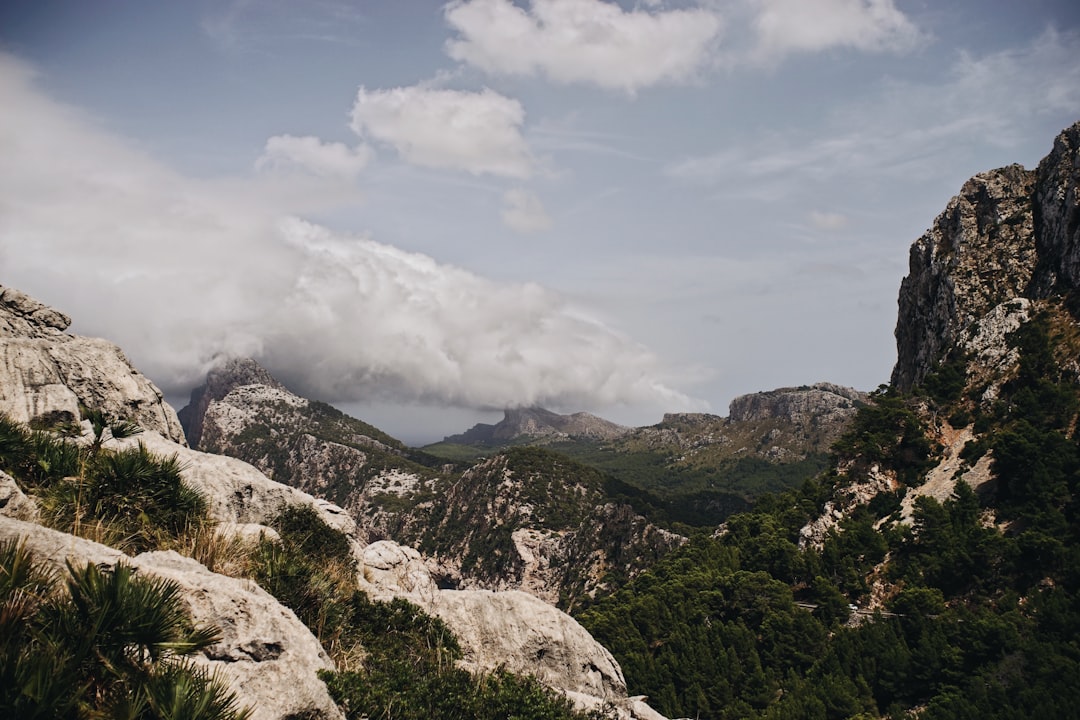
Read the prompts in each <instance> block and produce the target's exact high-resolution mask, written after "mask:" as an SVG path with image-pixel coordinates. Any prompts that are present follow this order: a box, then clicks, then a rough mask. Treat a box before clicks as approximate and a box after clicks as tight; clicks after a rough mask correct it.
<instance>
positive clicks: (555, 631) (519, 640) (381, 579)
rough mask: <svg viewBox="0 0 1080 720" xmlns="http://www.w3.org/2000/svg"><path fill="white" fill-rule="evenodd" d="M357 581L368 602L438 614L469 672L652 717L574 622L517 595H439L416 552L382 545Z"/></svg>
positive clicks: (585, 704)
mask: <svg viewBox="0 0 1080 720" xmlns="http://www.w3.org/2000/svg"><path fill="white" fill-rule="evenodd" d="M360 559H361V566H362V572H361V574H362V577H363V583H364V585H365V586H366V587H367V589H368V591H369V592H370V593H371V595H372V596H373V597H382V598H390V597H405V598H406V599H408V600H410V601H411V602H414V603H416V604H417V605H419V606H420V607H422V608H423V609H424V610H426V611H427V612H430V613H432V614H433V615H436V616H438V617H439V618H441V619H442V620H443V622H445V623H446V624H447V626H449V627H450V629H451V630H452V631H453V632H454V634H455V635H456V636H457V638H458V640H459V641H460V642H461V647H462V650H463V652H464V655H465V658H464V664H465V666H466V667H468V668H469V669H471V670H474V671H475V670H482V671H492V670H496V669H498V668H505V669H506V670H509V671H510V672H514V673H519V674H530V675H534V676H536V677H537V679H539V680H540V681H541V682H543V683H545V684H546V685H548V686H550V687H554V688H557V689H559V690H561V691H562V692H565V693H566V694H567V696H568V697H570V698H571V699H572V700H574V702H575V703H577V704H578V705H579V707H582V708H589V709H591V708H598V707H601V706H603V705H604V704H605V703H608V704H610V705H611V706H612V707H614V708H615V709H616V711H617V712H618V713H619V715H620V717H624V718H639V719H640V720H656V719H657V718H662V717H663V716H661V715H659V713H656V711H654V710H653V709H652V708H650V707H649V706H648V705H647V704H646V703H645V702H644V701H643V699H641V698H628V697H627V696H626V681H625V679H624V678H623V674H622V670H621V669H620V668H619V665H618V663H617V662H615V659H614V658H613V657H612V656H611V653H609V652H608V651H607V650H606V649H605V648H604V647H603V646H601V645H600V644H599V643H597V642H596V640H594V639H593V637H592V636H591V635H590V634H589V633H588V631H586V630H585V629H584V628H583V627H581V625H579V624H578V622H577V621H576V620H574V619H573V618H571V617H570V616H569V615H567V614H565V613H563V612H561V611H559V610H557V609H555V608H554V607H552V606H551V605H548V604H547V603H545V602H543V601H541V600H539V599H537V598H535V597H533V596H532V595H529V594H527V593H524V592H520V591H510V592H492V591H489V590H440V589H438V587H437V585H436V583H435V581H434V580H433V579H432V578H431V576H430V574H428V572H427V570H426V566H425V563H424V560H423V559H422V558H421V557H420V554H419V553H417V552H416V551H415V550H412V549H410V548H404V547H401V546H399V545H397V544H396V543H393V542H390V541H381V542H377V543H372V544H371V545H369V546H368V547H367V548H365V549H364V551H363V553H362V554H361V557H360Z"/></svg>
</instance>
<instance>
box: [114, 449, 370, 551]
mask: <svg viewBox="0 0 1080 720" xmlns="http://www.w3.org/2000/svg"><path fill="white" fill-rule="evenodd" d="M139 443H141V444H143V445H145V446H146V448H147V449H148V450H150V451H151V452H153V453H155V454H157V455H161V456H165V457H168V456H170V455H175V456H176V457H177V459H178V460H179V461H180V467H181V470H180V477H181V478H182V479H183V481H184V483H185V484H186V485H188V486H189V487H191V488H194V489H195V490H198V491H199V492H200V493H202V495H203V496H204V497H205V498H206V500H207V505H208V510H209V513H210V516H211V517H212V518H213V519H214V520H216V521H217V522H220V523H256V524H260V525H266V524H268V523H270V522H271V521H272V520H273V519H274V518H275V517H276V516H277V515H278V514H279V513H280V512H281V511H282V510H284V509H285V508H286V507H290V506H297V505H307V506H311V507H313V508H314V509H315V510H316V512H317V513H318V514H319V516H320V517H321V518H322V520H323V521H324V522H325V523H326V524H327V525H329V526H330V527H333V528H335V529H337V530H340V531H341V532H343V533H345V534H346V535H348V536H350V537H355V536H356V523H355V522H353V520H352V518H350V517H349V515H348V513H346V512H345V511H344V510H343V509H342V508H340V507H338V506H336V505H334V504H333V503H330V502H328V501H326V500H320V499H318V498H315V497H312V496H311V495H308V494H307V493H305V492H303V491H301V490H298V489H296V488H294V487H289V486H288V485H283V484H281V483H279V482H274V481H273V480H271V479H269V478H268V477H266V476H265V475H263V474H262V473H261V472H259V471H258V470H257V469H255V468H254V467H252V466H251V465H249V464H248V463H246V462H243V461H241V460H237V459H235V458H231V457H226V456H224V455H210V454H208V453H203V452H198V451H197V450H192V449H191V448H188V447H186V446H183V445H180V444H179V443H176V442H173V441H172V440H169V439H167V438H163V437H161V436H160V435H158V434H157V433H153V432H143V433H140V434H138V435H136V436H134V437H131V438H126V439H124V440H120V441H110V442H109V443H107V446H108V447H130V446H133V445H136V444H139Z"/></svg>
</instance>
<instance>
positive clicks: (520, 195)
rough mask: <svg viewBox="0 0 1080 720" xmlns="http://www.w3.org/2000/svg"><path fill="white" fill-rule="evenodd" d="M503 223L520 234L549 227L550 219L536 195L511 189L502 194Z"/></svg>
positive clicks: (520, 189)
mask: <svg viewBox="0 0 1080 720" xmlns="http://www.w3.org/2000/svg"><path fill="white" fill-rule="evenodd" d="M502 219H503V222H504V223H506V225H507V227H509V228H511V229H512V230H516V231H517V232H520V233H533V232H540V231H541V230H547V229H548V228H550V227H551V217H550V216H549V215H548V214H547V210H545V209H544V204H543V203H542V202H541V201H540V198H539V197H537V196H536V193H533V192H530V191H529V190H526V189H524V188H511V189H510V190H507V191H506V192H505V193H503V211H502Z"/></svg>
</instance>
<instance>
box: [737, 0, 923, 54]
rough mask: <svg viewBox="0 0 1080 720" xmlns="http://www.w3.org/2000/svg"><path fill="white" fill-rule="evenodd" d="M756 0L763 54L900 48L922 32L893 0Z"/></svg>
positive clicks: (913, 42)
mask: <svg viewBox="0 0 1080 720" xmlns="http://www.w3.org/2000/svg"><path fill="white" fill-rule="evenodd" d="M756 6H757V7H756V10H757V13H756V17H755V19H754V21H753V25H754V30H755V33H756V35H757V43H758V47H757V49H756V54H757V56H758V57H759V58H760V59H765V60H776V59H779V58H781V57H783V56H785V55H788V54H791V53H796V52H818V51H821V50H827V49H829V48H833V47H850V48H855V49H858V50H862V51H865V52H900V51H905V50H910V49H911V48H913V47H914V46H915V45H917V44H918V43H919V42H920V40H921V38H922V34H921V33H920V31H919V30H918V28H916V26H915V25H914V24H913V23H912V22H911V20H909V19H908V17H907V16H906V15H904V13H902V12H901V11H900V10H898V9H897V8H896V6H895V5H894V4H893V0H756Z"/></svg>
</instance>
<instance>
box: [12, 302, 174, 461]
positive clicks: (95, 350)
mask: <svg viewBox="0 0 1080 720" xmlns="http://www.w3.org/2000/svg"><path fill="white" fill-rule="evenodd" d="M69 324H70V320H69V319H68V318H67V316H65V315H63V314H62V313H60V312H58V311H56V310H53V309H52V308H49V307H47V306H45V305H43V304H41V303H39V302H37V301H36V300H33V299H32V298H30V297H28V296H27V295H25V294H23V293H21V292H19V291H17V290H14V289H12V288H7V287H3V286H0V413H4V414H6V415H8V416H9V417H10V418H12V419H13V420H16V421H18V422H24V423H28V422H31V421H34V420H38V419H45V420H49V421H75V420H78V419H79V406H80V405H85V406H86V407H89V408H92V409H95V410H102V411H104V412H105V413H106V414H108V415H110V416H112V417H116V418H126V419H128V420H130V421H132V422H135V423H136V424H138V425H139V426H141V427H143V428H145V429H148V430H154V431H156V432H159V433H161V434H162V435H164V436H165V437H168V438H170V439H171V440H173V441H175V442H178V443H185V440H184V433H183V430H182V429H181V427H180V421H179V419H177V417H176V413H175V412H174V411H173V409H172V408H171V407H170V406H169V405H168V403H166V402H165V398H164V396H163V395H162V393H161V391H160V390H158V389H157V387H155V386H154V384H153V383H151V382H150V381H149V380H148V379H147V378H146V377H145V376H143V375H142V374H141V373H140V372H139V371H138V370H136V369H135V368H133V367H132V366H131V363H129V362H128V360H127V358H126V357H125V356H124V353H123V352H121V350H120V348H118V347H116V346H115V345H113V344H112V343H110V342H107V341H105V340H100V339H96V338H84V337H80V336H78V335H69V334H67V333H65V332H64V331H65V330H66V329H67V327H68V325H69Z"/></svg>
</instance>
